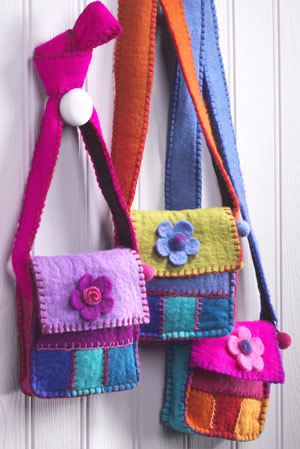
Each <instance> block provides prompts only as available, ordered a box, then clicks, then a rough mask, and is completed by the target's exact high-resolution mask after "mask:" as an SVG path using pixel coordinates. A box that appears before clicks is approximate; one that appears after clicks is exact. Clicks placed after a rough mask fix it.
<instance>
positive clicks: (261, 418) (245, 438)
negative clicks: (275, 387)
mask: <svg viewBox="0 0 300 449" xmlns="http://www.w3.org/2000/svg"><path fill="white" fill-rule="evenodd" d="M193 390H194V389H192V388H190V387H188V388H187V393H186V404H187V403H188V400H189V396H190V393H191V392H192V391H193ZM209 394H210V395H211V396H213V398H214V404H213V412H212V417H211V424H210V429H207V428H204V427H201V426H200V425H199V426H198V425H196V426H192V425H191V422H190V420H189V418H188V415H187V413H188V411H187V410H188V408H186V413H185V420H186V423H187V425H188V426H190V429H191V430H192V432H193V433H199V434H204V435H209V436H211V437H219V438H220V437H221V438H228V439H229V440H237V441H249V440H255V439H256V438H257V437H258V436H259V435H260V434H261V433H262V431H263V429H264V424H265V420H266V413H267V409H268V405H269V400H268V399H263V400H258V402H260V404H261V409H260V415H259V418H258V422H259V431H258V432H256V433H253V434H247V435H240V434H237V433H236V427H237V425H238V422H239V418H240V415H241V411H242V406H243V405H242V404H243V401H242V403H241V406H240V410H239V413H238V415H237V419H236V423H235V426H234V429H235V430H234V431H233V432H221V431H218V432H216V431H214V430H213V421H214V416H215V409H216V397H215V395H213V394H212V393H209ZM222 396H223V397H226V395H222ZM245 399H247V398H245ZM254 400H256V399H254ZM199 406H201V404H199Z"/></svg>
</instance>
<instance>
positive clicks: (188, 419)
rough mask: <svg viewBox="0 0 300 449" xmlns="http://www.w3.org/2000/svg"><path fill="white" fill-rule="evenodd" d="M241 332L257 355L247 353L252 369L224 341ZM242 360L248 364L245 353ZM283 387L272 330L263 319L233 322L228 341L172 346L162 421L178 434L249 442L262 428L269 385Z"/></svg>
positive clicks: (202, 341)
mask: <svg viewBox="0 0 300 449" xmlns="http://www.w3.org/2000/svg"><path fill="white" fill-rule="evenodd" d="M241 328H243V329H245V328H246V329H248V331H250V334H249V335H250V337H249V341H251V342H252V345H253V348H256V349H255V351H256V350H257V352H260V353H261V355H260V356H258V354H257V355H256V353H255V352H253V354H254V353H255V357H256V358H254V356H253V357H252V359H253V360H254V359H255V360H257V358H258V360H259V363H260V366H259V363H257V365H255V363H256V362H254V365H255V366H256V368H255V367H254V366H252V368H251V367H250V365H243V364H242V363H241V362H240V359H239V357H240V355H241V352H240V353H238V351H234V352H235V354H233V353H232V352H230V349H229V347H231V344H232V340H230V339H231V338H232V336H233V337H236V334H237V333H238V332H239V329H241ZM237 338H238V337H237ZM258 339H259V340H260V342H259V341H258ZM241 341H244V339H243V338H242V339H240V341H237V343H238V344H239V343H241ZM256 344H257V345H259V346H257V347H256V346H255V345H256ZM261 344H262V345H261ZM236 347H237V348H238V345H237V346H236ZM258 348H260V350H258ZM262 348H263V349H262ZM231 349H232V347H231ZM247 357H248V358H249V360H250V354H248V356H247ZM259 357H261V360H260V359H259ZM241 360H243V358H242V359H241ZM247 360H248V359H247ZM245 366H247V369H245ZM250 368H251V369H250ZM258 368H259V369H258ZM283 382H284V372H283V367H282V361H281V357H280V353H279V348H278V342H277V335H276V329H275V327H274V325H273V324H271V323H270V322H267V321H263V320H261V321H253V322H237V323H236V324H235V329H234V332H233V334H232V335H230V336H225V337H221V338H219V339H214V340H213V339H210V338H208V339H205V340H204V339H202V340H198V341H195V342H193V343H191V342H190V343H187V344H185V345H181V346H179V345H177V346H176V345H172V347H171V348H170V350H169V356H168V369H167V387H166V393H165V402H164V407H163V412H162V421H163V422H164V424H166V425H167V426H170V427H172V428H174V429H176V430H178V431H180V432H187V433H199V434H203V435H208V436H212V437H221V438H227V439H232V440H236V441H248V440H254V439H256V438H257V437H258V436H259V435H260V433H261V432H262V431H263V428H264V424H265V419H266V413H267V409H268V405H269V395H270V384H271V383H283Z"/></svg>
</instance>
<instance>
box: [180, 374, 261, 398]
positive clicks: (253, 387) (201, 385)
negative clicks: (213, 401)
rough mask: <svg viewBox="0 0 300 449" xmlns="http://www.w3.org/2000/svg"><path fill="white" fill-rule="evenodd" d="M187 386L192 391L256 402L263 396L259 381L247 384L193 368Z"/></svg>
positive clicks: (246, 382) (242, 380)
mask: <svg viewBox="0 0 300 449" xmlns="http://www.w3.org/2000/svg"><path fill="white" fill-rule="evenodd" d="M189 384H190V387H191V389H192V390H199V391H204V392H206V393H211V394H214V395H224V396H239V397H249V398H253V399H258V400H260V399H263V398H264V396H265V394H264V383H263V381H261V380H252V381H251V382H249V381H248V380H245V379H236V378H234V377H231V376H224V375H223V374H218V373H214V372H213V371H207V370H205V369H201V368H193V370H192V371H191V376H190V380H189Z"/></svg>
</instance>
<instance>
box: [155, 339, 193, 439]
mask: <svg viewBox="0 0 300 449" xmlns="http://www.w3.org/2000/svg"><path fill="white" fill-rule="evenodd" d="M190 352H191V342H184V343H182V342H181V343H176V344H174V343H171V344H170V345H168V349H167V366H166V385H165V395H164V403H163V408H162V413H161V420H162V422H163V423H164V424H165V425H166V426H168V427H171V428H173V429H175V430H177V431H178V432H186V433H192V430H191V429H190V428H189V427H188V426H187V424H186V423H185V390H186V384H187V382H188V376H189V361H190Z"/></svg>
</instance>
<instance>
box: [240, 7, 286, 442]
mask: <svg viewBox="0 0 300 449" xmlns="http://www.w3.org/2000/svg"><path fill="white" fill-rule="evenodd" d="M273 27H274V24H273V2H272V1H271V0H266V1H264V2H261V1H259V0H253V1H251V2H248V1H246V0H240V1H234V31H235V34H234V47H235V107H236V109H235V113H236V135H237V144H238V149H239V154H240V159H241V166H242V171H243V174H244V180H245V185H246V192H247V198H248V204H249V209H250V213H251V217H252V224H253V226H254V228H255V232H256V236H257V238H258V241H259V242H260V249H261V256H262V259H263V264H264V268H265V271H266V276H267V279H268V283H269V287H270V290H271V294H272V297H273V301H275V299H276V298H275V293H276V266H277V265H276V256H277V254H276V229H277V228H276V226H277V224H276V218H277V216H276V201H277V198H276V196H275V193H276V190H275V189H274V185H275V183H276V179H275V170H276V165H275V162H274V157H275V156H276V155H275V152H274V142H275V130H274V126H275V122H274V110H275V97H274V92H275V89H274V83H275V79H274V67H273V63H274V41H273V39H274V28H273ZM244 246H248V245H244ZM244 255H245V257H244V260H245V266H246V269H245V270H243V272H242V275H241V276H240V278H241V281H242V282H241V283H240V288H239V292H238V294H239V308H238V316H239V317H240V318H243V319H245V318H246V319H257V318H258V317H259V300H258V290H257V286H256V282H255V276H254V270H253V264H252V261H251V258H250V254H249V251H248V249H247V251H245V252H244ZM279 405H280V404H279V389H278V388H277V389H276V387H275V388H273V389H272V397H271V404H270V408H269V411H268V414H267V421H266V427H265V431H264V433H263V435H262V436H261V437H260V438H259V440H257V441H255V442H253V443H249V446H250V447H255V448H264V447H274V448H275V447H280V446H277V443H278V441H277V437H278V434H279V432H280V426H281V420H280V408H279ZM238 446H240V445H238Z"/></svg>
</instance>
